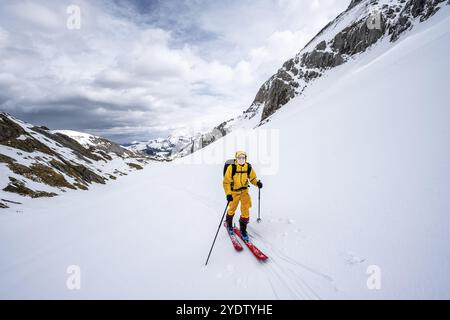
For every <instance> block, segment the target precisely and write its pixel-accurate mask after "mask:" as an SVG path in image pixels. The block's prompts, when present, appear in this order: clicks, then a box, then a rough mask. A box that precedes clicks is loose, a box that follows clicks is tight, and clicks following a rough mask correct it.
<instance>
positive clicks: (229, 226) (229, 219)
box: [226, 215, 234, 236]
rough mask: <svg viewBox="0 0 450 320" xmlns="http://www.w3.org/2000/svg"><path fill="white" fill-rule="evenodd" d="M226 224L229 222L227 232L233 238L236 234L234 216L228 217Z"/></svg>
mask: <svg viewBox="0 0 450 320" xmlns="http://www.w3.org/2000/svg"><path fill="white" fill-rule="evenodd" d="M226 222H227V231H228V234H229V235H230V236H232V235H233V234H234V231H233V216H229V215H227V219H226Z"/></svg>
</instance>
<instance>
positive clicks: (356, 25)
mask: <svg viewBox="0 0 450 320" xmlns="http://www.w3.org/2000/svg"><path fill="white" fill-rule="evenodd" d="M448 4H449V1H448V0H408V1H406V0H404V1H395V0H352V1H351V3H350V5H349V7H348V8H347V10H345V11H344V12H343V13H341V14H340V15H339V16H338V17H336V19H334V20H333V21H331V22H330V23H328V24H327V25H326V26H325V27H324V28H323V29H322V30H321V31H320V32H319V33H318V34H317V35H316V36H315V37H314V38H313V39H312V40H311V41H310V42H309V43H308V44H307V45H306V46H305V47H304V48H303V49H302V50H301V51H300V52H299V53H298V54H297V55H296V56H295V57H293V58H291V59H289V60H288V61H286V62H285V63H284V64H283V66H282V67H281V68H280V69H279V70H278V71H277V73H275V74H274V75H273V76H271V77H270V78H269V79H268V80H267V81H266V82H265V83H264V84H263V85H262V86H261V88H260V89H259V91H258V93H257V94H256V96H255V99H254V101H253V103H252V104H251V106H250V107H249V108H248V109H246V110H245V111H244V112H243V113H242V114H241V115H239V116H237V117H235V118H232V119H229V120H227V121H225V122H223V123H221V124H220V125H218V126H216V127H214V128H213V129H212V130H211V131H210V132H207V133H204V134H198V135H196V136H194V137H183V139H182V141H183V142H182V144H181V146H182V147H180V145H178V144H171V143H170V142H169V141H170V138H169V139H162V140H157V141H151V142H149V143H148V144H149V145H151V144H162V145H164V146H166V145H168V147H164V148H162V149H159V148H158V147H156V148H153V147H149V148H148V149H146V148H145V147H144V145H145V143H144V145H142V144H140V145H139V148H136V149H135V150H149V154H153V153H159V154H161V155H162V156H163V158H165V159H174V158H178V157H183V156H186V155H188V154H190V153H192V152H195V151H197V150H199V149H201V148H204V147H206V146H208V145H209V144H210V143H212V142H214V141H217V140H218V139H220V138H221V137H223V136H225V135H227V134H228V133H230V132H232V131H233V130H237V129H245V128H255V127H257V126H259V125H261V124H264V123H265V122H267V121H270V119H269V118H270V116H271V115H272V114H274V113H275V112H276V111H277V110H278V109H280V108H281V107H282V106H284V105H285V104H286V103H288V102H289V101H290V100H291V99H292V98H294V97H297V96H300V95H302V93H303V92H304V90H305V89H306V88H307V87H308V86H310V85H312V84H313V83H314V82H315V81H316V80H317V79H319V78H320V77H322V76H324V75H326V74H327V73H328V72H329V71H330V70H332V69H333V68H335V67H337V66H340V65H342V64H345V63H346V62H348V61H350V60H352V59H357V58H358V56H359V55H360V54H361V53H363V52H365V51H367V50H368V49H370V48H371V47H372V46H373V45H375V44H376V43H378V42H380V41H382V40H384V39H386V38H387V39H389V41H390V42H392V43H395V42H396V41H398V40H399V38H400V37H401V35H402V34H403V33H405V32H407V31H409V30H411V29H412V28H413V27H414V26H415V25H416V24H417V23H419V22H423V21H426V20H427V19H428V18H430V17H431V16H433V15H434V14H435V13H436V12H437V11H438V10H440V9H441V8H442V7H443V6H445V5H448Z"/></svg>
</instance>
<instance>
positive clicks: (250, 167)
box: [223, 159, 252, 178]
mask: <svg viewBox="0 0 450 320" xmlns="http://www.w3.org/2000/svg"><path fill="white" fill-rule="evenodd" d="M247 164H248V167H247V176H248V177H250V172H252V165H251V164H250V163H248V162H247ZM228 166H231V178H233V177H234V175H235V174H236V164H235V163H234V160H233V159H230V160H227V161H226V162H225V165H224V166H223V176H225V173H226V172H227V169H228Z"/></svg>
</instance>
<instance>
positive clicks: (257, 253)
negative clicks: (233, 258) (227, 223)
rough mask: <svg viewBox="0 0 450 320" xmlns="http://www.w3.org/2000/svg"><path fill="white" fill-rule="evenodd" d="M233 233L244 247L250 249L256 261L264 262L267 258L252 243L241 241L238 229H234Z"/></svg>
mask: <svg viewBox="0 0 450 320" xmlns="http://www.w3.org/2000/svg"><path fill="white" fill-rule="evenodd" d="M234 233H236V234H237V235H238V236H239V238H241V240H242V241H244V243H245V245H246V246H247V247H248V248H249V249H250V251H251V252H252V253H253V255H254V256H255V257H256V259H258V260H259V261H266V260H267V259H268V257H267V256H266V255H265V254H264V253H262V252H261V251H260V250H259V249H258V248H257V247H256V246H255V245H254V244H253V243H252V242H250V241H245V240H244V239H242V236H241V231H240V230H239V229H238V228H236V227H234Z"/></svg>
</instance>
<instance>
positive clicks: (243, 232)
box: [239, 219, 250, 242]
mask: <svg viewBox="0 0 450 320" xmlns="http://www.w3.org/2000/svg"><path fill="white" fill-rule="evenodd" d="M247 223H248V220H247V221H243V220H242V219H239V229H240V231H241V236H242V240H244V241H245V242H248V241H249V240H250V238H249V236H248V233H247Z"/></svg>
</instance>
